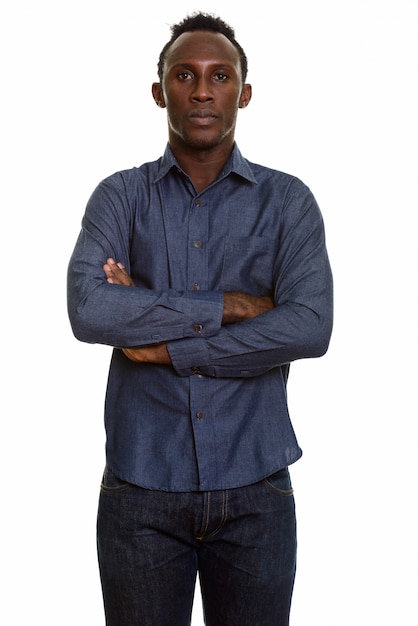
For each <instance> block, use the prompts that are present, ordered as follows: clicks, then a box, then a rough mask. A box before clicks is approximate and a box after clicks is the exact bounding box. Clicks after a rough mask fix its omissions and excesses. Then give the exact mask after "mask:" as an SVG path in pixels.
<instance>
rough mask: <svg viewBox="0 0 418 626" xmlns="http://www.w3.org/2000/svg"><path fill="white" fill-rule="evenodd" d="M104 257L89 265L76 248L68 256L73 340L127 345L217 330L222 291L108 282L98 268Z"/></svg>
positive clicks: (220, 317) (100, 266) (206, 334)
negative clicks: (197, 290) (183, 289)
mask: <svg viewBox="0 0 418 626" xmlns="http://www.w3.org/2000/svg"><path fill="white" fill-rule="evenodd" d="M105 261H106V258H105V259H103V260H102V261H96V262H95V265H94V266H93V269H92V267H91V266H90V265H89V264H88V263H86V262H85V261H84V260H83V259H82V258H78V255H77V251H76V253H75V255H74V256H73V258H72V260H71V262H70V266H69V270H68V312H69V317H70V322H71V325H72V328H73V332H74V334H75V336H76V337H77V338H78V339H79V340H81V341H86V342H88V343H103V344H107V345H111V346H116V347H130V346H139V345H151V344H156V343H162V342H165V341H173V340H176V339H182V338H185V337H193V336H196V335H199V336H209V335H212V334H215V333H216V332H217V331H218V330H219V328H220V326H221V320H222V312H223V295H222V293H220V292H204V291H200V292H193V291H184V292H180V291H176V290H166V291H164V290H161V291H158V290H152V289H142V288H140V287H135V288H130V287H126V286H124V285H121V284H109V283H108V282H107V280H106V277H105V274H104V271H103V269H102V266H103V265H104V263H105ZM96 266H98V267H97V270H96V269H95V268H96Z"/></svg>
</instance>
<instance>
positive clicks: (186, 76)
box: [177, 71, 191, 81]
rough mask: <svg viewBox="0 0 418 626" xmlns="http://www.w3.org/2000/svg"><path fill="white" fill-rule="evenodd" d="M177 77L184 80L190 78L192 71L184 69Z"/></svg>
mask: <svg viewBox="0 0 418 626" xmlns="http://www.w3.org/2000/svg"><path fill="white" fill-rule="evenodd" d="M177 78H178V79H179V80H182V81H185V80H190V78H191V74H190V72H186V71H183V72H180V73H179V74H177Z"/></svg>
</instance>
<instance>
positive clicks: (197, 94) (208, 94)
mask: <svg viewBox="0 0 418 626" xmlns="http://www.w3.org/2000/svg"><path fill="white" fill-rule="evenodd" d="M191 97H192V99H193V101H194V102H208V101H210V100H213V95H212V89H211V86H210V81H209V80H207V79H206V78H205V77H201V78H198V79H197V80H196V82H195V88H194V90H193V92H192V95H191Z"/></svg>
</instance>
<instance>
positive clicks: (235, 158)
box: [154, 143, 257, 183]
mask: <svg viewBox="0 0 418 626" xmlns="http://www.w3.org/2000/svg"><path fill="white" fill-rule="evenodd" d="M172 168H175V169H177V170H179V171H182V170H181V168H180V166H179V164H178V163H177V159H176V158H175V156H174V154H173V152H172V150H171V148H170V145H169V144H167V147H166V149H165V151H164V154H163V156H162V157H161V159H160V165H159V168H158V172H157V175H156V177H155V181H154V182H158V181H159V180H161V179H162V178H164V176H166V174H167V173H168V172H169V171H170V170H171V169H172ZM232 172H234V173H235V174H238V175H239V176H242V178H245V179H246V180H248V181H249V182H251V183H257V179H256V178H255V176H254V174H253V172H252V169H251V167H250V165H249V163H248V161H247V160H246V159H244V157H243V156H242V154H241V152H240V151H239V149H238V146H237V144H236V143H234V147H233V149H232V152H231V155H230V157H229V158H228V160H227V162H226V163H225V167H224V169H223V172H222V178H225V177H226V176H229V174H231V173H232Z"/></svg>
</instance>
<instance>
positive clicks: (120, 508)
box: [97, 468, 296, 626]
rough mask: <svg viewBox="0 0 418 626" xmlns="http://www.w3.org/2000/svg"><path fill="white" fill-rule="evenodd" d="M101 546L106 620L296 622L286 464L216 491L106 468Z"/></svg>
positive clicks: (159, 624) (235, 625) (170, 624)
mask: <svg viewBox="0 0 418 626" xmlns="http://www.w3.org/2000/svg"><path fill="white" fill-rule="evenodd" d="M97 536H98V554H99V564H100V573H101V580H102V587H103V597H104V606H105V613H106V624H107V626H140V625H141V626H188V625H189V624H190V618H191V612H192V603H193V596H194V589H195V581H196V574H197V571H199V577H200V586H201V591H202V601H203V609H204V614H205V623H206V624H207V626H273V625H274V626H288V623H289V611H290V602H291V596H292V590H293V582H294V576H295V568H296V522H295V507H294V499H293V492H292V487H291V483H290V478H289V472H288V470H287V469H283V470H281V471H280V472H278V473H276V474H275V475H273V476H271V477H270V478H268V479H265V480H262V481H260V482H259V483H256V484H254V485H251V486H247V487H242V488H238V489H231V490H222V491H215V492H189V493H181V494H179V493H168V492H163V491H151V490H146V489H142V488H140V487H137V486H135V485H132V484H129V483H126V482H124V481H122V480H120V479H118V478H117V477H116V476H115V475H114V474H113V473H112V472H111V471H110V470H109V469H108V468H106V470H105V473H104V476H103V483H102V488H101V495H100V504H99V514H98V535H97Z"/></svg>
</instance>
